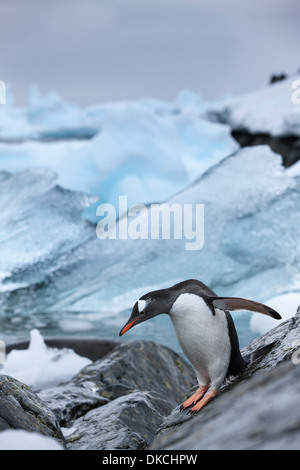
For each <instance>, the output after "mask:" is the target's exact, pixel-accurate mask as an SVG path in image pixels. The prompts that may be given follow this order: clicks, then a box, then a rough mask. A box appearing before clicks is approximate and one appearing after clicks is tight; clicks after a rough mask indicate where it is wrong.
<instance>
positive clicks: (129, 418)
mask: <svg viewBox="0 0 300 470" xmlns="http://www.w3.org/2000/svg"><path fill="white" fill-rule="evenodd" d="M171 410H172V405H170V404H169V403H168V402H167V401H166V400H164V399H162V398H161V397H160V396H159V395H158V394H157V393H155V392H141V391H136V392H132V393H130V394H128V395H125V396H122V397H119V398H116V399H115V400H113V401H111V402H109V403H108V404H107V405H106V406H102V407H100V408H97V409H95V410H92V411H89V412H88V413H86V414H85V415H84V416H83V417H81V418H79V419H78V420H76V421H75V423H74V424H73V427H74V428H75V429H74V432H73V433H72V434H71V436H70V438H69V439H68V449H74V450H79V449H88V450H92V449H93V450H95V449H98V450H103V449H106V450H111V449H131V450H137V449H144V448H145V447H147V446H148V445H149V444H150V443H151V442H152V441H153V438H154V435H155V430H156V429H157V427H158V426H159V425H160V423H161V422H162V419H163V418H164V416H166V415H167V414H169V413H170V412H171Z"/></svg>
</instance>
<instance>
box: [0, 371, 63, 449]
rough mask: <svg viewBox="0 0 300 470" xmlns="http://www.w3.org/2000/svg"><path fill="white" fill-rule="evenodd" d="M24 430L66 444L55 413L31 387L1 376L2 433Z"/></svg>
mask: <svg viewBox="0 0 300 470" xmlns="http://www.w3.org/2000/svg"><path fill="white" fill-rule="evenodd" d="M8 429H23V430H25V431H29V432H37V433H39V434H43V435H45V436H50V437H53V438H54V439H57V440H58V441H60V442H61V443H64V437H63V434H62V432H61V429H60V426H59V424H58V421H57V419H56V417H55V415H54V414H53V412H52V411H51V410H50V409H49V408H48V407H47V406H46V405H45V404H44V403H43V402H42V400H41V399H40V398H39V397H38V396H37V395H36V394H35V393H33V392H32V391H31V390H30V388H29V387H27V386H26V385H24V384H22V383H21V382H19V381H18V380H16V379H14V378H12V377H9V376H7V375H0V431H5V430H8Z"/></svg>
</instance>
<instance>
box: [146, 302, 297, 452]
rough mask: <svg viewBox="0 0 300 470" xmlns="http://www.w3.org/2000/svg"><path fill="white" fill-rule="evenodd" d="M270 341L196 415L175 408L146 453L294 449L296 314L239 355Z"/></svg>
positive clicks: (295, 444) (253, 342)
mask: <svg viewBox="0 0 300 470" xmlns="http://www.w3.org/2000/svg"><path fill="white" fill-rule="evenodd" d="M273 342H274V345H273V347H272V349H271V351H270V352H269V353H267V354H266V355H265V356H264V357H262V358H261V360H259V361H257V362H254V363H252V364H251V365H250V366H249V367H248V369H247V370H246V371H245V372H244V374H242V375H241V376H240V377H238V378H237V379H235V380H234V381H233V382H231V383H229V384H225V385H224V386H223V387H222V390H221V393H220V395H219V396H218V397H216V398H215V399H214V400H212V401H211V402H210V403H209V404H208V405H206V407H205V408H203V409H202V410H201V412H200V413H199V415H197V416H194V417H191V415H188V414H187V412H180V410H179V406H177V407H176V408H175V409H174V410H173V411H172V413H171V414H170V415H169V416H168V417H167V418H166V419H165V420H164V422H163V424H162V425H161V427H160V429H159V430H158V431H157V434H156V437H155V440H154V442H153V443H152V446H151V448H152V449H178V450H179V449H220V450H221V449H297V448H299V446H300V411H299V406H298V404H297V403H298V401H299V392H300V385H299V383H300V382H299V379H300V364H299V362H300V352H299V350H300V312H299V310H298V313H297V314H296V315H295V316H294V317H293V318H291V319H289V320H287V321H285V322H283V323H281V324H280V325H279V326H278V327H276V328H274V329H273V330H271V331H269V332H268V333H266V334H265V335H263V336H261V337H259V338H257V339H255V340H254V341H252V342H251V343H250V344H249V345H248V346H246V347H245V348H243V349H242V353H243V354H245V355H246V354H250V353H251V352H252V351H254V350H255V349H257V348H260V347H262V346H264V345H266V344H269V343H273ZM191 392H192V391H191ZM191 392H190V393H191ZM190 393H189V394H190Z"/></svg>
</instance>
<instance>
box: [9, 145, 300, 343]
mask: <svg viewBox="0 0 300 470" xmlns="http://www.w3.org/2000/svg"><path fill="white" fill-rule="evenodd" d="M93 201H94V199H93V198H92V197H90V196H87V195H86V194H85V193H82V192H75V191H71V190H66V189H63V188H62V187H61V186H60V185H57V179H56V178H55V175H54V174H53V173H51V172H49V171H47V170H34V169H30V170H26V171H23V172H21V173H16V174H9V173H5V172H3V173H1V177H0V207H1V213H2V214H3V217H2V218H1V229H0V234H1V245H0V250H1V256H0V260H1V261H0V271H1V284H0V288H1V296H0V310H1V317H2V319H3V321H2V330H3V332H4V334H6V335H7V337H9V338H12V337H14V338H15V337H16V336H18V335H19V336H22V335H23V336H22V337H24V334H25V331H26V329H27V331H29V330H30V329H31V328H32V327H38V328H42V329H43V331H44V333H45V332H46V333H47V332H48V333H52V334H53V333H56V334H57V333H59V332H60V333H62V332H65V331H66V325H69V327H67V329H68V328H69V332H72V331H76V332H78V331H77V330H78V329H77V327H76V321H78V322H85V331H86V330H88V328H87V327H88V325H90V331H91V332H92V333H93V334H96V335H99V336H113V337H116V336H117V335H118V332H119V329H120V325H122V324H123V323H124V321H125V320H126V319H127V317H128V310H129V309H130V308H131V307H132V305H133V303H134V302H135V301H136V300H137V299H138V298H139V297H140V296H141V295H142V294H143V293H145V292H147V291H149V290H153V289H156V288H160V287H164V286H165V287H167V286H170V285H172V284H173V283H175V282H178V281H180V280H183V279H187V278H198V279H200V280H202V281H203V282H205V283H206V284H208V285H209V286H210V287H212V288H213V289H214V290H215V291H216V292H217V293H218V294H219V295H231V296H244V297H248V298H253V299H256V300H258V301H266V300H268V299H270V298H272V297H275V296H280V295H282V294H285V293H291V292H296V291H297V290H298V291H299V287H300V268H299V266H300V263H299V260H300V244H299V235H300V213H299V207H300V190H299V181H298V178H297V177H294V176H291V175H289V173H288V172H287V171H286V170H285V169H284V168H283V166H282V165H281V158H280V157H279V155H277V154H274V153H273V152H272V151H271V150H270V149H269V147H267V146H257V147H251V148H244V149H241V150H238V151H236V152H235V153H234V154H232V155H231V156H229V157H227V158H224V159H223V160H222V161H219V162H218V163H216V164H215V165H214V166H212V167H211V168H209V169H208V170H207V171H206V172H204V174H202V175H201V176H200V177H199V178H198V180H196V181H194V182H193V183H192V184H191V185H190V186H189V187H188V188H186V189H185V190H182V191H180V192H179V193H178V194H177V195H176V196H173V197H171V198H169V199H168V202H169V203H170V204H171V203H175V202H176V203H179V204H181V205H182V204H184V203H201V204H204V205H205V244H204V247H203V249H202V250H199V251H187V250H186V249H185V240H150V239H149V240H130V239H128V240H118V239H117V240H109V239H107V240H99V239H98V238H97V236H96V226H95V224H92V223H90V222H88V221H87V220H86V219H85V218H83V217H82V211H83V210H84V208H85V207H86V206H87V205H89V204H91V203H93ZM234 317H235V320H236V324H237V327H238V331H239V335H240V339H241V344H245V343H246V342H248V341H249V339H250V338H251V337H253V336H254V333H252V332H251V330H250V314H248V313H243V312H241V313H238V312H237V313H235V314H234ZM72 325H73V326H72ZM256 334H257V333H256ZM256 334H255V335H256ZM133 338H148V339H153V340H156V341H160V342H162V343H164V344H167V345H169V346H171V347H173V348H175V349H177V350H178V346H177V341H176V338H175V335H173V332H172V328H171V324H170V323H169V322H168V318H166V317H164V316H162V317H157V318H155V319H153V320H152V321H151V322H147V326H146V327H145V326H143V325H141V326H140V327H137V328H136V329H133V330H132V332H130V333H128V337H127V340H128V339H133ZM125 340H126V338H125Z"/></svg>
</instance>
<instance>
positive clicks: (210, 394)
mask: <svg viewBox="0 0 300 470" xmlns="http://www.w3.org/2000/svg"><path fill="white" fill-rule="evenodd" d="M216 396H217V393H215V392H214V391H213V390H209V391H208V392H207V393H206V394H205V395H204V397H203V398H202V399H201V400H200V401H198V403H197V404H196V405H195V406H193V408H192V409H191V410H189V411H188V414H192V415H195V414H197V413H198V412H199V411H200V410H201V409H202V408H203V407H204V406H205V405H206V404H207V403H208V402H209V401H210V400H212V399H213V398H215V397H216Z"/></svg>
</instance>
